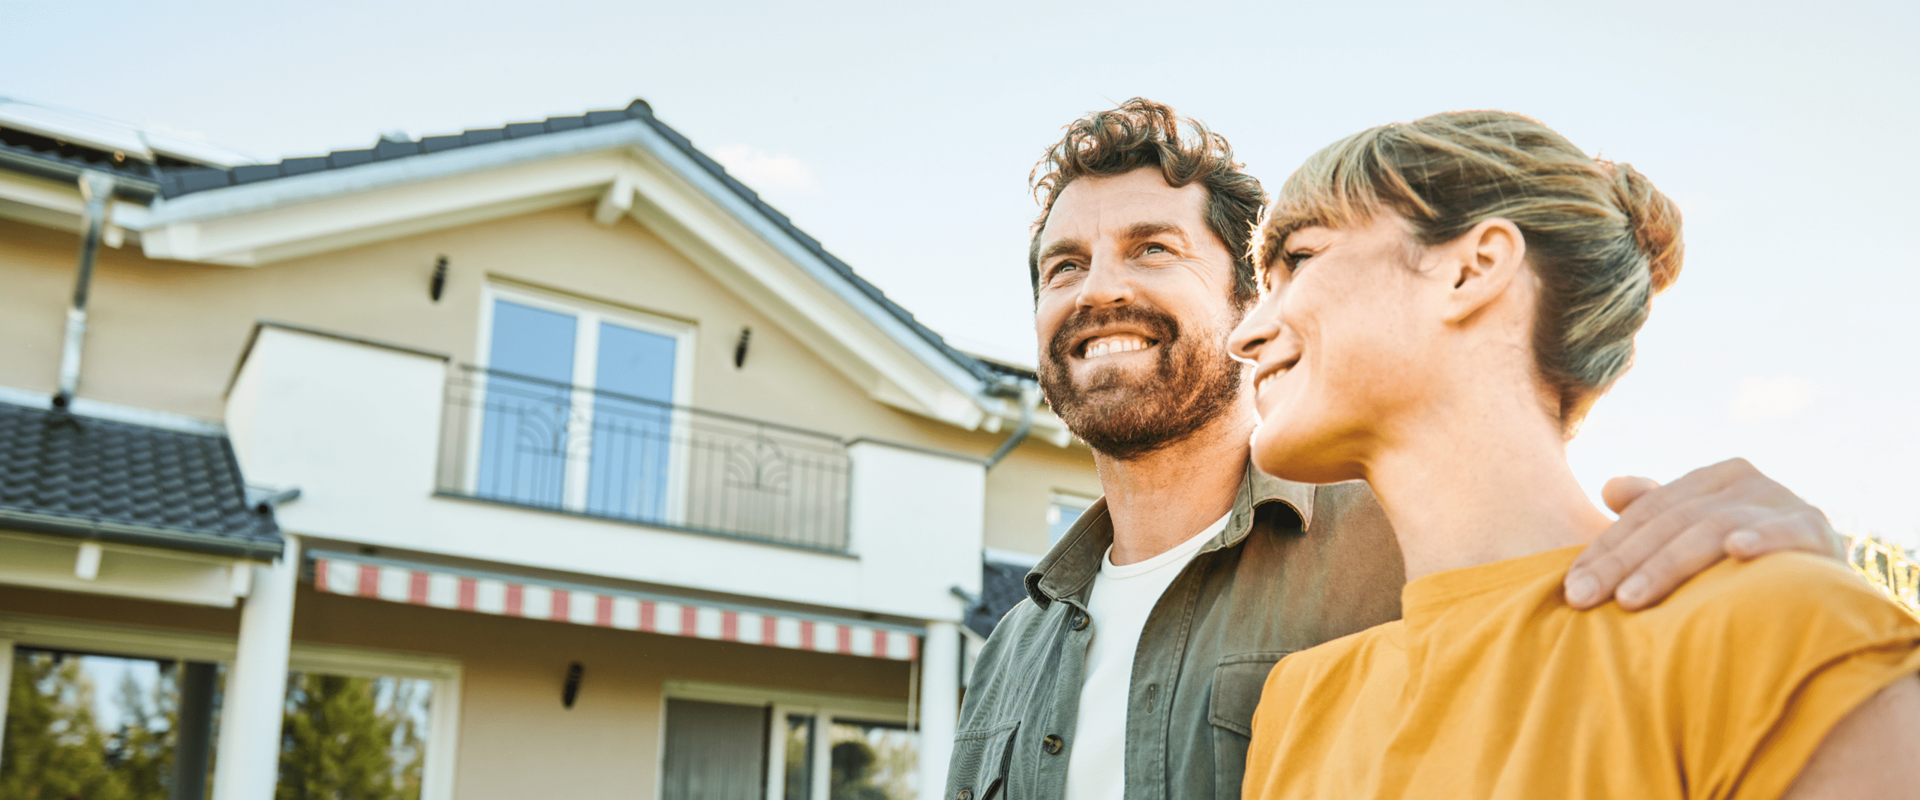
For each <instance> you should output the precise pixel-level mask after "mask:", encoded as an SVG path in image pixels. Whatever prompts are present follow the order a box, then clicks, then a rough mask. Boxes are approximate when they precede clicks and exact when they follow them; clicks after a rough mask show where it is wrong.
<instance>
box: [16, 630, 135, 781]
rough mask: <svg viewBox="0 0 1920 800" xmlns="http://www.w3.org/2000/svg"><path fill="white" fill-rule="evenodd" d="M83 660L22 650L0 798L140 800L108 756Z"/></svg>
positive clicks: (17, 664) (18, 661) (18, 665)
mask: <svg viewBox="0 0 1920 800" xmlns="http://www.w3.org/2000/svg"><path fill="white" fill-rule="evenodd" d="M106 752H107V740H106V737H105V736H104V735H102V734H101V733H100V730H99V728H98V727H97V726H96V725H95V724H94V720H93V684H92V682H91V681H89V680H87V678H86V676H85V675H83V674H81V672H80V660H79V659H78V658H58V657H56V656H55V655H54V654H52V653H41V652H32V651H25V652H19V653H17V654H16V657H15V659H14V662H13V682H12V685H10V686H8V687H7V720H6V740H5V744H4V746H3V747H0V800H66V799H67V798H75V797H82V798H87V800H133V798H131V797H129V795H128V793H127V787H126V784H125V781H124V780H123V779H122V778H121V776H119V775H117V774H115V772H114V770H112V769H111V768H110V767H109V765H108V763H107V758H106Z"/></svg>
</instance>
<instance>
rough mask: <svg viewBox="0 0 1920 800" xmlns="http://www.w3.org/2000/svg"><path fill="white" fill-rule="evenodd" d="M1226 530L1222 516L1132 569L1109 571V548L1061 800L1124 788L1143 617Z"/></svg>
mask: <svg viewBox="0 0 1920 800" xmlns="http://www.w3.org/2000/svg"><path fill="white" fill-rule="evenodd" d="M1226 527H1227V517H1226V516H1222V517H1220V519H1218V520H1215V521H1214V523H1213V524H1212V525H1208V526H1207V527H1206V530H1203V531H1200V532H1199V533H1196V534H1194V535H1193V538H1191V539H1188V540H1186V541H1184V542H1181V543H1180V544H1178V545H1175V546H1174V547H1173V549H1171V550H1168V551H1167V552H1164V553H1161V554H1160V555H1157V556H1154V557H1153V558H1149V559H1147V560H1145V561H1142V562H1140V563H1138V564H1128V565H1126V566H1124V567H1121V566H1114V563H1113V548H1112V547H1108V548H1107V553H1106V555H1105V556H1103V557H1101V559H1100V574H1099V575H1096V576H1094V578H1093V589H1092V590H1091V591H1090V592H1089V593H1088V594H1087V611H1088V612H1090V613H1091V615H1092V617H1093V643H1092V644H1091V645H1090V646H1089V647H1088V648H1087V678H1086V682H1085V683H1083V684H1082V685H1081V687H1080V711H1079V715H1078V722H1077V723H1076V724H1075V725H1074V726H1073V730H1074V738H1075V739H1076V740H1077V741H1074V742H1073V743H1072V753H1071V755H1069V756H1068V760H1067V797H1066V800H1121V797H1122V796H1123V795H1124V793H1125V789H1126V777H1127V771H1126V753H1127V698H1128V697H1129V696H1130V695H1131V693H1132V692H1131V690H1132V684H1133V656H1134V652H1135V651H1136V650H1138V649H1139V647H1140V633H1141V632H1142V631H1144V630H1145V629H1146V627H1147V615H1148V614H1151V613H1152V612H1153V605H1154V604H1155V603H1158V602H1160V595H1163V594H1166V592H1167V587H1168V586H1169V585H1171V584H1172V583H1173V579H1174V578H1177V577H1179V576H1180V571H1181V570H1182V569H1185V568H1186V566H1187V562H1189V561H1192V560H1193V556H1194V554H1195V553H1198V552H1200V546H1201V545H1204V544H1206V543H1207V540H1209V539H1212V538H1213V537H1214V535H1215V534H1218V533H1219V532H1220V531H1221V530H1223V529H1225V528H1226Z"/></svg>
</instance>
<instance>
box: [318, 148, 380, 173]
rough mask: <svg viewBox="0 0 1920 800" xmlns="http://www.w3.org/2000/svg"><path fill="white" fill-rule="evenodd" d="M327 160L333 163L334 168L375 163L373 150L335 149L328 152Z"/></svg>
mask: <svg viewBox="0 0 1920 800" xmlns="http://www.w3.org/2000/svg"><path fill="white" fill-rule="evenodd" d="M327 161H328V163H330V164H332V165H333V168H334V169H340V168H342V167H356V166H359V165H361V164H371V163H373V150H372V149H367V150H335V151H333V152H331V153H328V154H327Z"/></svg>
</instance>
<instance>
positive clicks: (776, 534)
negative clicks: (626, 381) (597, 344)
mask: <svg viewBox="0 0 1920 800" xmlns="http://www.w3.org/2000/svg"><path fill="white" fill-rule="evenodd" d="M441 421H442V425H441V431H440V462H439V470H438V477H437V482H436V493H438V494H440V495H443V496H452V497H463V498H468V499H473V500H482V501H487V502H492V503H502V504H507V505H512V506H518V507H522V508H531V509H539V510H543V511H553V512H558V513H563V514H574V515H580V516H586V517H593V518H597V519H604V520H616V521H621V522H631V523H637V524H642V525H649V526H652V527H656V528H668V529H673V530H682V531H691V532H696V533H703V534H710V535H715V536H725V537H732V538H737V539H746V540H752V541H757V542H767V543H773V544H780V545H786V546H790V547H798V548H803V549H808V550H816V551H823V552H831V553H838V552H845V551H846V550H847V544H848V493H849V476H850V472H851V459H850V457H849V456H848V452H847V447H846V445H845V444H844V443H842V442H841V441H840V439H838V438H836V437H833V436H828V435H825V434H821V433H815V432H812V431H807V430H801V429H798V428H791V427H787V426H783V425H777V424H774V423H770V422H762V421H759V420H753V419H747V418H744V417H737V416H733V415H730V414H721V413H717V412H713V411H706V410H702V409H697V408H689V407H685V406H674V405H669V404H665V403H660V402H656V401H652V400H647V399H644V398H639V397H632V396H629V395H622V394H617V393H613V392H606V391H599V390H593V389H584V388H581V387H577V386H571V385H567V384H561V383H554V382H551V381H545V380H541V379H539V378H533V377H528V376H525V375H515V374H512V373H506V372H499V371H494V370H488V369H483V368H480V367H473V366H465V365H461V366H455V367H453V368H452V369H451V370H450V371H449V377H448V379H447V385H446V395H445V406H444V408H443V410H442V414H441Z"/></svg>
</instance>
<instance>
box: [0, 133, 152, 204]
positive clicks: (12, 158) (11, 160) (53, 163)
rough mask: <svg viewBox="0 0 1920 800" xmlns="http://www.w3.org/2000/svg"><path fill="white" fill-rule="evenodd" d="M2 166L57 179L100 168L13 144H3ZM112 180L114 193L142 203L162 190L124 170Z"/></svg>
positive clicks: (0, 166) (0, 152)
mask: <svg viewBox="0 0 1920 800" xmlns="http://www.w3.org/2000/svg"><path fill="white" fill-rule="evenodd" d="M0 168H5V169H7V170H10V171H13V172H20V173H24V174H27V175H35V176H38V177H42V178H52V179H54V180H58V181H74V180H79V179H80V177H81V176H82V175H85V174H87V173H89V172H99V171H100V170H99V169H98V168H96V167H93V166H90V165H86V164H81V163H75V162H71V161H67V160H65V159H60V158H49V157H46V156H38V155H30V154H27V153H22V152H20V151H18V150H14V149H12V148H10V147H0ZM113 179H114V192H115V193H116V194H119V195H120V196H121V197H125V198H127V199H129V200H136V201H139V202H140V203H142V204H145V203H147V202H148V201H151V200H152V199H153V198H154V196H155V195H158V194H159V193H160V184H159V183H157V182H155V181H152V180H148V179H146V178H141V177H138V176H134V175H128V174H125V173H115V174H114V175H113Z"/></svg>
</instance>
